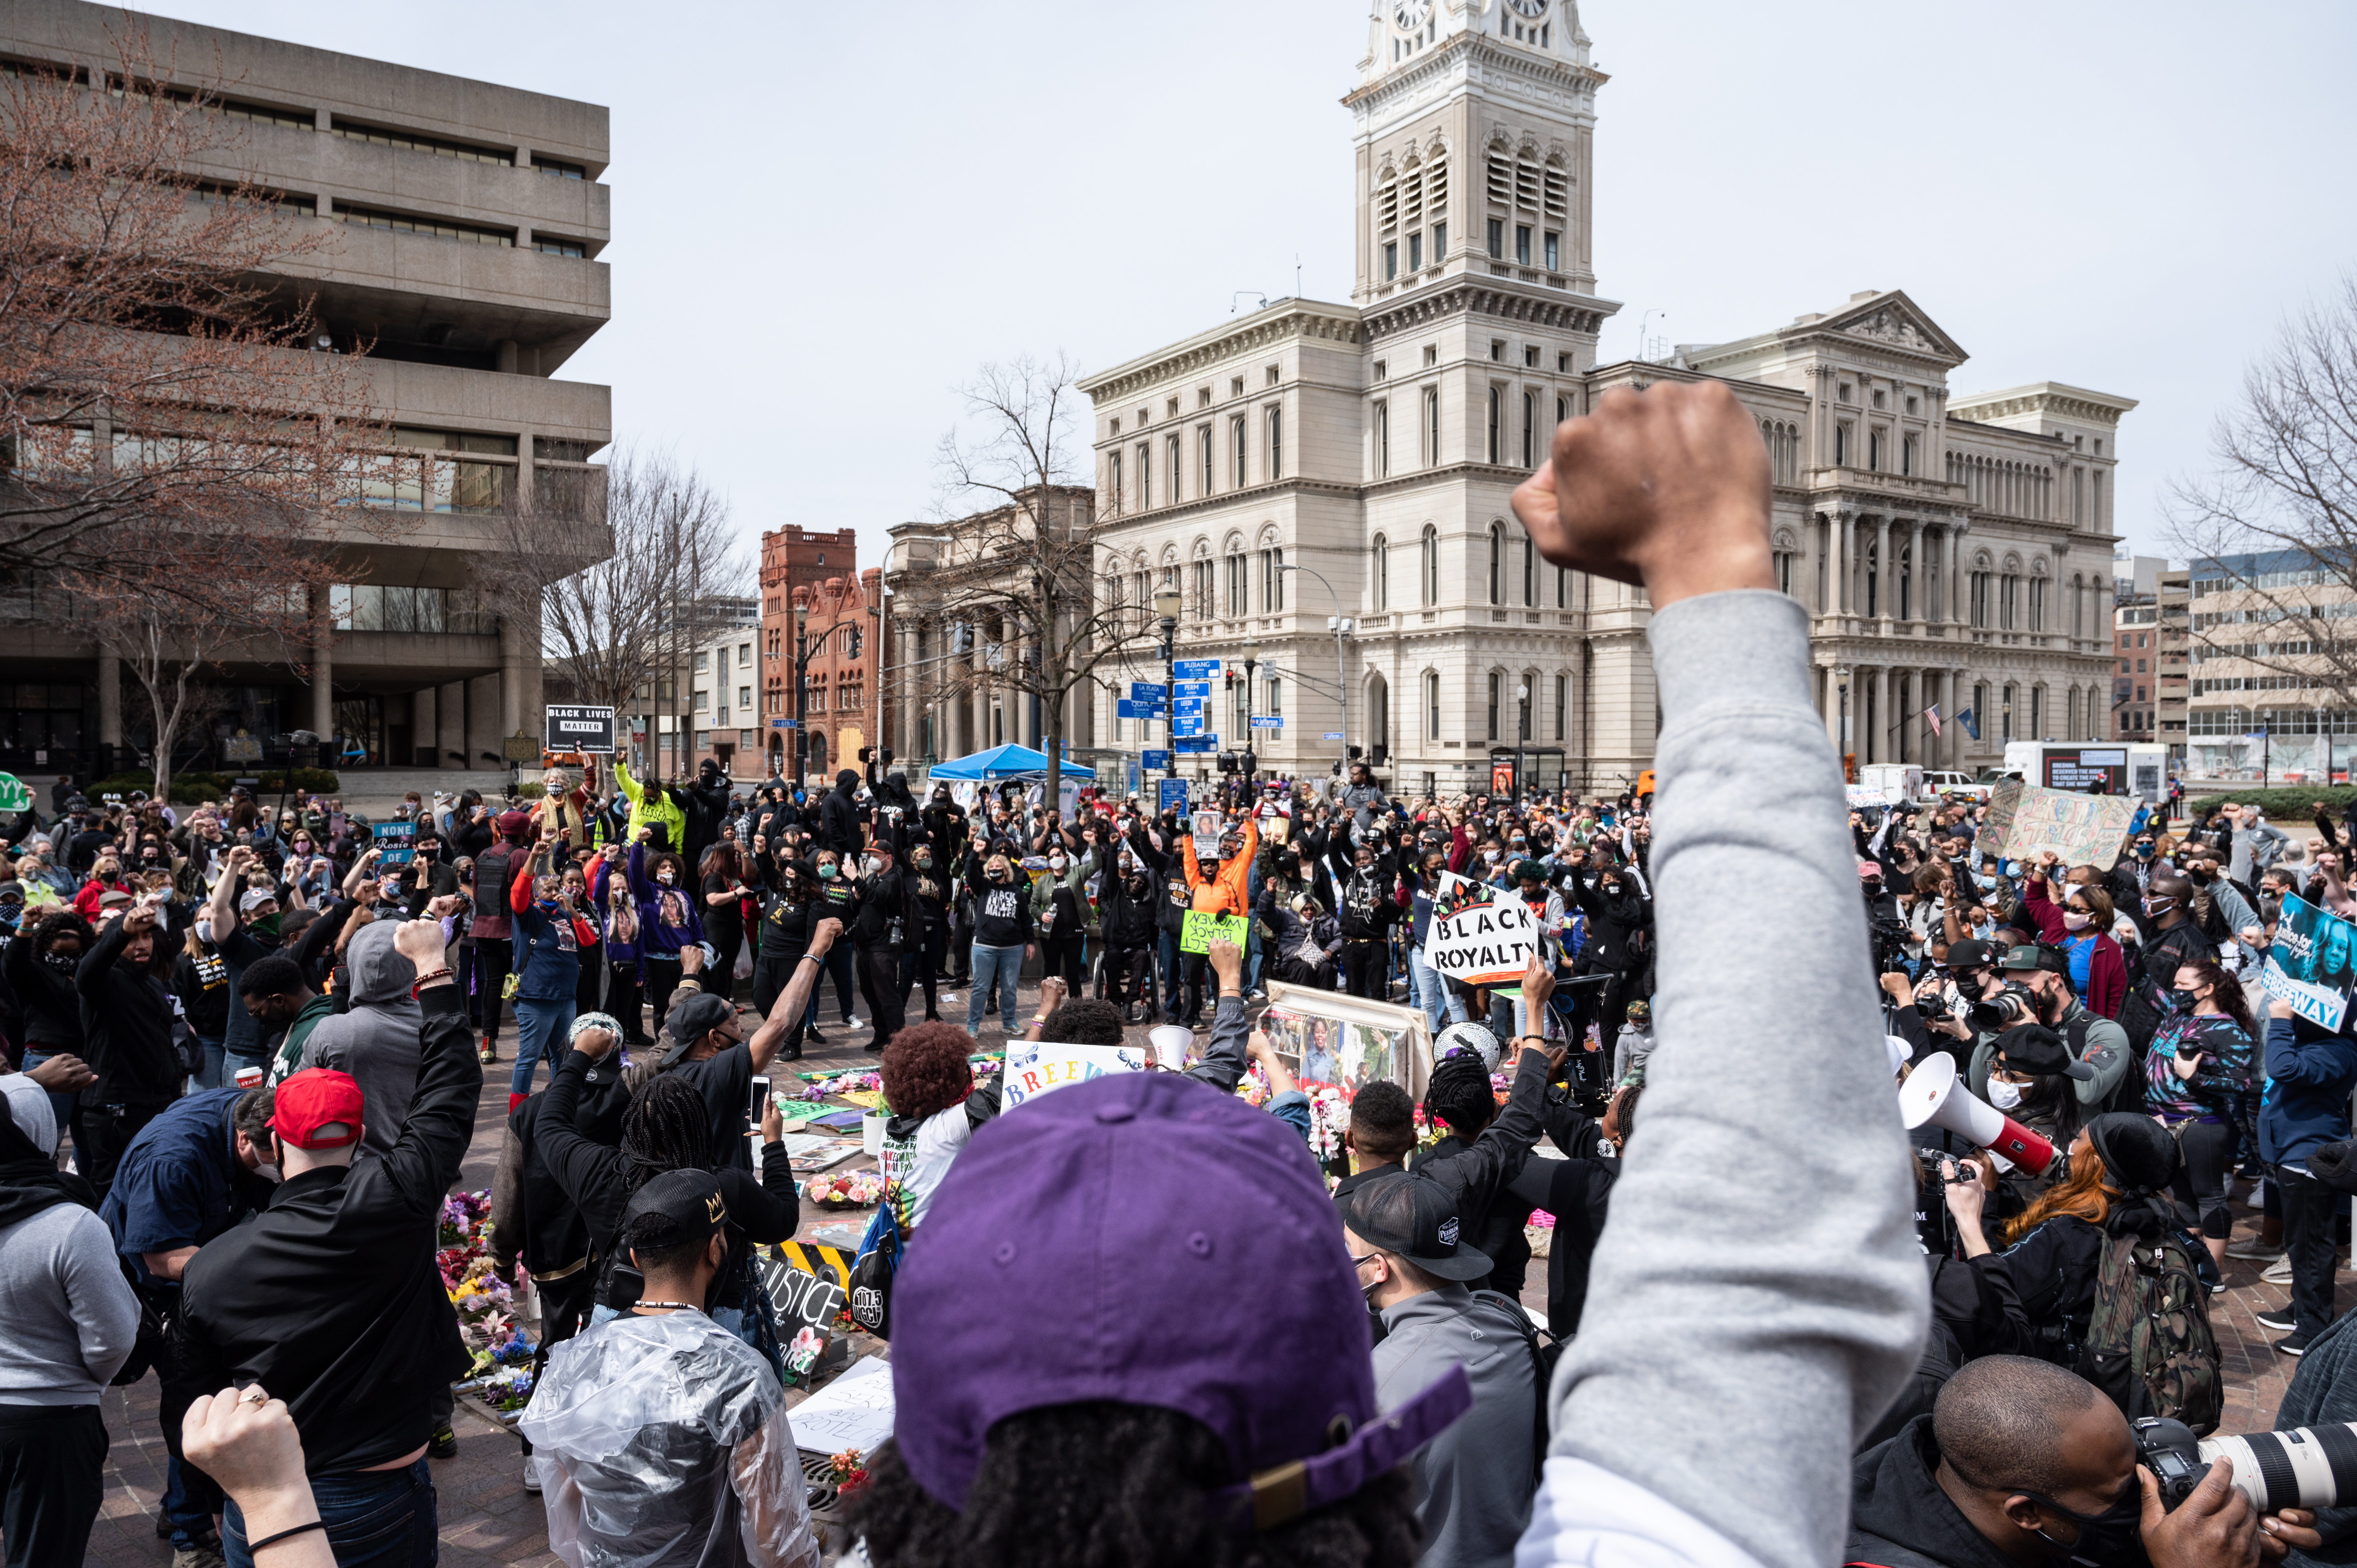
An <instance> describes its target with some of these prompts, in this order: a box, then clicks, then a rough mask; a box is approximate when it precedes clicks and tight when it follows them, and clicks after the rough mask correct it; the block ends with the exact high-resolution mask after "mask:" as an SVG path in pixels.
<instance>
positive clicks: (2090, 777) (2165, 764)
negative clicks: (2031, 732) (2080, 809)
mask: <svg viewBox="0 0 2357 1568" xmlns="http://www.w3.org/2000/svg"><path fill="white" fill-rule="evenodd" d="M2004 776H2005V777H2007V778H2009V779H2021V780H2022V781H2023V782H2025V783H2029V784H2036V785H2040V786H2042V787H2043V788H2045V789H2090V788H2092V787H2093V785H2094V784H2095V783H2096V781H2097V780H2099V779H2100V780H2101V781H2102V782H2103V785H2104V793H2105V794H2107V795H2136V796H2139V797H2141V798H2142V799H2144V800H2147V801H2149V802H2151V803H2153V804H2155V805H2158V804H2159V803H2160V802H2161V801H2162V800H2165V799H2166V798H2167V797H2168V794H2169V748H2168V747H2167V746H2123V745H2118V744H2106V743H2104V742H2102V741H2052V740H2013V741H2007V743H2006V746H2005V770H2004Z"/></svg>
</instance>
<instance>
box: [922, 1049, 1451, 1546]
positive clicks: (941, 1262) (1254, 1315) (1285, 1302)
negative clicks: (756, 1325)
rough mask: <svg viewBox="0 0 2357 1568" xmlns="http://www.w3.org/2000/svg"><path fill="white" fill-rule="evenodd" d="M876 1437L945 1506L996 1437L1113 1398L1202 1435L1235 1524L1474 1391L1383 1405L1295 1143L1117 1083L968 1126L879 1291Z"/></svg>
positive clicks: (1414, 1436) (1303, 1503) (1256, 1115)
mask: <svg viewBox="0 0 2357 1568" xmlns="http://www.w3.org/2000/svg"><path fill="white" fill-rule="evenodd" d="M892 1393H893V1399H894V1403H895V1410H896V1415H895V1420H894V1432H893V1435H894V1436H895V1437H896V1438H897V1439H898V1440H899V1445H900V1455H901V1457H902V1459H903V1460H904V1461H906V1463H907V1464H908V1466H909V1474H910V1475H912V1476H914V1477H916V1480H917V1484H918V1485H920V1486H921V1487H924V1488H925V1490H926V1491H927V1492H928V1493H930V1494H931V1496H932V1497H933V1498H936V1499H937V1500H939V1501H940V1502H942V1503H943V1504H945V1505H946V1506H948V1507H950V1508H952V1509H963V1507H964V1505H965V1496H966V1489H967V1487H970V1486H972V1485H973V1483H974V1472H975V1470H976V1469H978V1468H979V1467H980V1466H981V1463H982V1454H983V1447H984V1444H985V1442H986V1440H987V1438H988V1436H989V1433H990V1429H991V1427H992V1426H993V1425H994V1424H996V1423H997V1422H999V1421H1001V1420H1003V1419H1005V1418H1006V1417H1007V1416H1010V1415H1016V1414H1019V1413H1020V1412H1024V1411H1028V1410H1038V1409H1041V1408H1043V1407H1045V1406H1049V1405H1060V1404H1075V1403H1079V1402H1084V1401H1090V1400H1108V1401H1113V1402H1118V1403H1123V1404H1135V1405H1149V1406H1153V1407H1155V1408H1157V1409H1161V1410H1174V1411H1177V1412H1179V1413H1180V1414H1182V1415H1188V1416H1192V1417H1193V1418H1194V1419H1195V1420H1197V1421H1200V1422H1201V1423H1203V1424H1204V1425H1205V1426H1208V1427H1210V1428H1211V1431H1212V1432H1214V1433H1215V1434H1218V1435H1219V1437H1220V1439H1221V1441H1222V1443H1224V1444H1226V1445H1227V1450H1228V1454H1229V1456H1230V1458H1231V1459H1232V1462H1233V1464H1234V1471H1235V1474H1234V1484H1233V1485H1232V1486H1229V1487H1225V1488H1224V1489H1222V1490H1221V1491H1219V1492H1216V1493H1214V1494H1213V1503H1214V1506H1215V1507H1216V1508H1218V1509H1220V1510H1221V1513H1222V1519H1223V1521H1224V1522H1225V1523H1227V1524H1228V1526H1229V1527H1230V1528H1232V1529H1236V1530H1252V1529H1255V1528H1257V1529H1263V1530H1266V1529H1269V1528H1272V1527H1274V1526H1275V1525H1279V1524H1282V1523H1284V1522H1285V1521H1286V1520H1290V1519H1293V1518H1295V1517H1297V1515H1299V1514H1302V1513H1305V1512H1307V1511H1308V1510H1309V1509H1316V1508H1322V1507H1324V1506H1325V1505H1326V1504H1328V1503H1331V1502H1335V1501H1339V1500H1340V1499H1341V1498H1346V1497H1349V1496H1350V1495H1351V1493H1353V1492H1355V1491H1357V1490H1358V1489H1359V1488H1360V1487H1362V1486H1364V1485H1366V1483H1367V1482H1368V1481H1370V1480H1372V1479H1373V1478H1374V1477H1377V1476H1379V1475H1382V1474H1383V1472H1385V1471H1387V1470H1389V1469H1391V1468H1392V1467H1393V1466H1396V1465H1398V1464H1400V1463H1401V1462H1402V1461H1404V1460H1405V1459H1406V1458H1407V1457H1408V1455H1411V1454H1413V1453H1415V1450H1416V1449H1417V1448H1419V1447H1421V1446H1423V1445H1424V1444H1426V1443H1427V1442H1429V1441H1431V1440H1432V1438H1433V1437H1434V1436H1435V1435H1437V1434H1439V1433H1440V1432H1442V1431H1443V1430H1445V1429H1446V1428H1447V1427H1448V1424H1449V1423H1451V1422H1453V1421H1455V1420H1456V1419H1457V1418H1458V1416H1460V1415H1462V1414H1464V1413H1465V1412H1466V1411H1467V1410H1468V1409H1469V1408H1470V1407H1471V1405H1472V1402H1473V1395H1472V1388H1471V1385H1470V1384H1469V1383H1468V1382H1467V1381H1466V1378H1465V1373H1464V1370H1463V1369H1461V1368H1451V1369H1449V1371H1448V1374H1447V1375H1445V1376H1444V1377H1442V1378H1441V1379H1440V1380H1438V1381H1437V1382H1435V1383H1434V1384H1433V1385H1432V1386H1431V1387H1430V1388H1428V1389H1426V1390H1425V1391H1423V1392H1421V1393H1419V1394H1417V1395H1416V1396H1415V1398H1414V1399H1412V1400H1410V1401H1408V1402H1406V1403H1405V1404H1404V1405H1402V1406H1400V1408H1398V1409H1397V1410H1394V1411H1392V1412H1389V1413H1388V1414H1386V1413H1384V1412H1383V1411H1382V1410H1381V1408H1380V1407H1379V1406H1378V1405H1377V1404H1376V1402H1375V1378H1374V1362H1373V1359H1372V1347H1371V1342H1370V1340H1369V1337H1368V1333H1367V1307H1366V1302H1365V1299H1364V1297H1363V1296H1361V1294H1360V1291H1359V1286H1358V1283H1357V1280H1356V1279H1355V1277H1354V1271H1353V1270H1352V1269H1351V1259H1350V1254H1349V1252H1348V1251H1347V1250H1346V1249H1345V1248H1344V1246H1343V1244H1342V1230H1341V1227H1340V1224H1338V1223H1337V1221H1336V1218H1335V1213H1334V1205H1333V1202H1332V1200H1331V1199H1330V1198H1329V1197H1327V1196H1326V1187H1325V1183H1324V1182H1323V1181H1321V1180H1320V1179H1319V1178H1318V1170H1317V1166H1316V1165H1315V1164H1314V1163H1313V1162H1312V1161H1311V1159H1310V1157H1309V1151H1308V1148H1307V1147H1305V1146H1304V1145H1303V1144H1302V1141H1301V1135H1300V1134H1299V1133H1296V1132H1295V1131H1294V1130H1293V1129H1292V1128H1291V1127H1289V1126H1287V1125H1286V1123H1284V1122H1280V1121H1278V1120H1277V1119H1276V1118H1275V1117H1274V1116H1271V1115H1269V1114H1267V1113H1266V1112H1262V1111H1258V1110H1255V1109H1254V1108H1253V1107H1252V1106H1250V1105H1247V1104H1245V1103H1244V1102H1243V1101H1240V1100H1236V1099H1233V1098H1232V1097H1231V1096H1228V1095H1223V1094H1221V1093H1219V1092H1218V1091H1216V1090H1211V1089H1210V1088H1208V1087H1206V1086H1205V1085H1203V1084H1200V1083H1197V1082H1195V1081H1194V1080H1193V1079H1187V1078H1182V1077H1180V1076H1179V1075H1177V1074H1175V1073H1145V1072H1142V1073H1115V1074H1108V1075H1106V1076H1105V1077H1103V1078H1096V1079H1089V1080H1087V1081H1085V1082H1082V1083H1077V1084H1074V1085H1072V1086H1071V1088H1069V1089H1061V1090H1057V1091H1056V1092H1055V1093H1053V1094H1049V1095H1043V1096H1041V1097H1040V1098H1039V1100H1038V1101H1034V1102H1029V1103H1027V1104H1025V1105H1022V1106H1020V1107H1017V1108H1016V1109H1014V1110H1011V1111H1010V1112H1007V1114H1006V1115H1004V1116H1001V1117H998V1118H996V1119H995V1120H993V1121H990V1122H985V1123H984V1124H983V1125H982V1126H981V1127H980V1128H979V1129H977V1130H976V1131H975V1133H974V1138H973V1140H972V1142H970V1143H969V1144H967V1145H966V1147H965V1149H964V1151H963V1153H961V1154H960V1155H958V1157H957V1161H956V1163H955V1164H953V1165H951V1166H950V1171H949V1175H948V1176H946V1177H944V1178H943V1179H942V1186H941V1189H940V1190H939V1191H938V1192H937V1193H935V1194H934V1196H933V1201H932V1206H931V1208H930V1209H928V1210H927V1212H926V1215H925V1223H924V1225H923V1227H922V1228H921V1229H920V1230H919V1231H918V1233H917V1235H916V1236H915V1237H914V1238H913V1239H912V1240H911V1241H910V1244H909V1251H908V1253H907V1255H906V1257H905V1258H904V1259H903V1260H902V1262H901V1264H900V1268H899V1273H898V1275H897V1277H896V1278H895V1279H894V1281H893V1285H892Z"/></svg>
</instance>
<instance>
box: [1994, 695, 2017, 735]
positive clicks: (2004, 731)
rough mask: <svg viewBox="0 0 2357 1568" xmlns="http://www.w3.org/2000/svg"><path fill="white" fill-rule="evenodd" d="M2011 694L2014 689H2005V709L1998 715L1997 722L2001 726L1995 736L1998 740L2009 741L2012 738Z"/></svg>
mask: <svg viewBox="0 0 2357 1568" xmlns="http://www.w3.org/2000/svg"><path fill="white" fill-rule="evenodd" d="M2013 693H2014V689H2013V688H2012V687H2011V686H2007V687H2006V689H2005V709H2004V712H2003V713H2002V714H1999V715H1998V718H1999V722H2000V724H2001V725H2002V727H2001V729H2000V730H1999V732H1998V736H1997V738H1998V739H2000V740H2011V739H2012V738H2013Z"/></svg>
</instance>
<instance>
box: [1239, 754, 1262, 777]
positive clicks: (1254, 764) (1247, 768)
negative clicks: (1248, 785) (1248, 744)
mask: <svg viewBox="0 0 2357 1568" xmlns="http://www.w3.org/2000/svg"><path fill="white" fill-rule="evenodd" d="M1243 770H1244V774H1245V776H1246V777H1247V778H1249V777H1250V776H1252V775H1253V774H1255V773H1257V772H1259V771H1260V757H1258V756H1257V755H1256V754H1255V753H1253V752H1249V751H1247V752H1245V753H1244V756H1243Z"/></svg>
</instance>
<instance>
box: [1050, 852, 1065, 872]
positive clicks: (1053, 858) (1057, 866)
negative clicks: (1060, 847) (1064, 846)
mask: <svg viewBox="0 0 2357 1568" xmlns="http://www.w3.org/2000/svg"><path fill="white" fill-rule="evenodd" d="M1048 869H1049V870H1050V871H1061V870H1063V869H1064V857H1063V856H1062V855H1060V854H1051V855H1049V857H1048Z"/></svg>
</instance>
